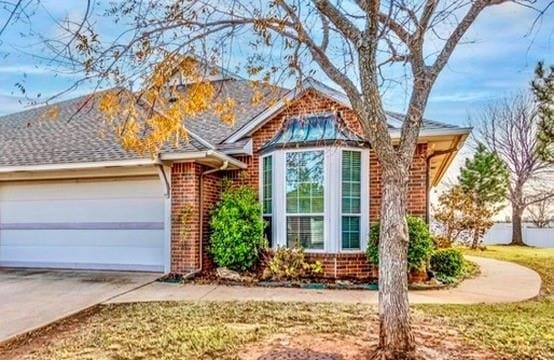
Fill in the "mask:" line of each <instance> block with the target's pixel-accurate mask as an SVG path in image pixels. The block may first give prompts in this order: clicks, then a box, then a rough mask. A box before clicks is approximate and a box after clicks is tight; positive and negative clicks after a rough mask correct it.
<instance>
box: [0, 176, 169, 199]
mask: <svg viewBox="0 0 554 360" xmlns="http://www.w3.org/2000/svg"><path fill="white" fill-rule="evenodd" d="M130 182H132V190H133V192H132V194H133V196H135V197H152V198H160V197H161V196H162V195H163V194H162V186H161V184H160V183H159V180H157V179H153V180H150V179H146V180H131V181H130V180H96V181H93V180H89V181H58V182H38V183H19V184H15V183H10V184H3V185H2V186H1V187H0V200H17V201H25V200H30V201H33V200H68V199H75V200H87V199H90V198H96V199H110V198H113V199H118V198H126V197H127V196H128V195H129V184H130Z"/></svg>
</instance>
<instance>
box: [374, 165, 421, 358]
mask: <svg viewBox="0 0 554 360" xmlns="http://www.w3.org/2000/svg"><path fill="white" fill-rule="evenodd" d="M407 179H408V172H407V171H402V170H401V169H398V168H397V169H389V170H388V171H387V170H385V169H383V178H382V181H383V193H382V199H381V223H380V237H379V319H380V332H379V354H380V355H379V356H380V358H381V359H397V360H398V359H414V358H415V356H416V355H415V339H414V335H413V333H412V328H411V322H410V305H409V303H408V225H407V223H406V192H407Z"/></svg>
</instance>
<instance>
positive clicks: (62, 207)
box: [0, 198, 164, 224]
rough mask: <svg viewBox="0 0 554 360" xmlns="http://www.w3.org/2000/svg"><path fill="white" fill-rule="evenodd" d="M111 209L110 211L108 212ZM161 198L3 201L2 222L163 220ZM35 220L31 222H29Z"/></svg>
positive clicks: (0, 216)
mask: <svg viewBox="0 0 554 360" xmlns="http://www.w3.org/2000/svg"><path fill="white" fill-rule="evenodd" d="M107 210H109V211H107ZM163 210H164V204H163V199H160V198H138V199H137V198H120V199H88V200H73V199H69V200H48V201H44V200H40V201H38V200H35V201H13V200H12V201H4V202H2V213H0V223H2V224H3V223H31V224H32V223H41V222H68V223H69V222H90V221H91V220H94V221H95V222H124V221H128V220H129V218H130V217H132V220H133V221H134V222H137V221H148V222H151V221H163ZM29 220H32V222H29Z"/></svg>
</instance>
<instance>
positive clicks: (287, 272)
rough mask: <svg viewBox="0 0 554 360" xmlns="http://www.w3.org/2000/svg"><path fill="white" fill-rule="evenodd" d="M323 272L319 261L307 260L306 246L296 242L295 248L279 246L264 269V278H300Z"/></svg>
mask: <svg viewBox="0 0 554 360" xmlns="http://www.w3.org/2000/svg"><path fill="white" fill-rule="evenodd" d="M322 272H323V267H322V264H321V263H320V262H319V261H316V262H314V263H309V262H307V261H306V255H305V254H304V248H303V247H302V246H300V244H298V243H297V244H295V246H294V247H293V248H287V247H281V246H280V247H278V248H277V250H276V251H275V254H274V255H273V257H272V258H271V260H270V261H269V264H268V266H267V268H266V269H265V271H264V278H271V279H274V280H298V279H300V278H303V277H307V276H315V275H318V274H321V273H322Z"/></svg>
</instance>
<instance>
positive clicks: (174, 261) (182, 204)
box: [171, 162, 202, 274]
mask: <svg viewBox="0 0 554 360" xmlns="http://www.w3.org/2000/svg"><path fill="white" fill-rule="evenodd" d="M201 170H202V167H201V165H199V164H197V163H192V162H189V163H180V164H173V166H172V167H171V272H174V273H178V274H185V273H188V272H191V271H194V270H196V269H197V268H198V267H199V266H200V258H199V256H198V254H199V252H200V211H199V205H200V202H199V188H198V185H199V181H200V173H201ZM185 213H186V214H187V215H184V214H185ZM183 222H184V224H183Z"/></svg>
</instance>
